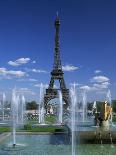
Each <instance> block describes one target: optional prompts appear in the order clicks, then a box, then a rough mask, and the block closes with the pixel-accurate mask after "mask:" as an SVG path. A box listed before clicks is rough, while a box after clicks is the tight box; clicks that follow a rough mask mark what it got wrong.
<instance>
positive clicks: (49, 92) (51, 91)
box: [44, 16, 70, 112]
mask: <svg viewBox="0 0 116 155" xmlns="http://www.w3.org/2000/svg"><path fill="white" fill-rule="evenodd" d="M55 29H56V34H55V52H54V65H53V70H52V72H51V80H50V83H49V86H48V88H47V89H46V92H45V95H44V107H45V109H46V112H47V107H48V102H49V101H50V100H51V99H54V98H58V90H60V91H61V93H62V98H63V101H64V102H65V103H66V104H65V108H67V107H68V106H69V102H70V98H69V89H67V88H66V85H65V81H64V72H63V70H62V65H61V59H60V47H59V29H60V19H59V17H58V16H57V17H56V20H55ZM56 80H58V81H59V84H60V88H59V89H55V88H54V83H55V81H56Z"/></svg>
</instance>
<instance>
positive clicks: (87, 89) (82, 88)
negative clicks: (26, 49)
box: [80, 85, 92, 91]
mask: <svg viewBox="0 0 116 155" xmlns="http://www.w3.org/2000/svg"><path fill="white" fill-rule="evenodd" d="M80 89H81V90H86V91H90V90H91V89H92V87H90V86H87V85H85V86H81V87H80Z"/></svg>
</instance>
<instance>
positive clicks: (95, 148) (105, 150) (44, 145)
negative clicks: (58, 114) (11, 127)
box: [0, 134, 116, 155]
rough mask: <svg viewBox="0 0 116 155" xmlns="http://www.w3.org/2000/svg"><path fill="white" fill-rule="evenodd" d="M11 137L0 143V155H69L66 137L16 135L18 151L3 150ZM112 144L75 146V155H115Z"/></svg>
mask: <svg viewBox="0 0 116 155" xmlns="http://www.w3.org/2000/svg"><path fill="white" fill-rule="evenodd" d="M11 141H12V137H9V138H8V139H6V140H5V141H3V142H2V143H0V155H71V145H70V144H69V143H67V137H66V136H65V135H63V134H61V135H17V144H18V146H20V148H19V149H16V150H13V149H11V150H10V151H9V150H7V149H5V148H8V147H9V146H11V145H12V142H11ZM115 153H116V145H114V144H112V145H111V144H104V145H100V144H77V145H76V155H115Z"/></svg>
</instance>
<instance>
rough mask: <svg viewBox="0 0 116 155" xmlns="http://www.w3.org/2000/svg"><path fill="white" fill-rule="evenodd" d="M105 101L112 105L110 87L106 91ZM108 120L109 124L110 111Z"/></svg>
mask: <svg viewBox="0 0 116 155" xmlns="http://www.w3.org/2000/svg"><path fill="white" fill-rule="evenodd" d="M106 101H107V102H108V103H109V105H110V107H112V95H111V91H110V89H108V91H107V94H106ZM110 121H111V124H112V113H111V118H110Z"/></svg>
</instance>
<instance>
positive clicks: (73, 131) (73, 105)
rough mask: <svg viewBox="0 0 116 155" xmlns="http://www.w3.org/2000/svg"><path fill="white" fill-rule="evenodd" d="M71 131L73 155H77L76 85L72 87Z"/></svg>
mask: <svg viewBox="0 0 116 155" xmlns="http://www.w3.org/2000/svg"><path fill="white" fill-rule="evenodd" d="M70 92H71V103H72V105H71V130H72V155H75V154H76V135H75V132H76V118H75V115H76V103H77V98H76V85H75V83H74V84H73V86H72V87H71V90H70Z"/></svg>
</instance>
